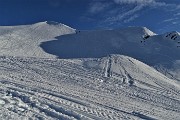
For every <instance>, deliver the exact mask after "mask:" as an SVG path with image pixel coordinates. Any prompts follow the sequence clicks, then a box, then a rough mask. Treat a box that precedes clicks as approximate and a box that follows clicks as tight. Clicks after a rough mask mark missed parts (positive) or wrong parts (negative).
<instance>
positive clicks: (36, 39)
mask: <svg viewBox="0 0 180 120" xmlns="http://www.w3.org/2000/svg"><path fill="white" fill-rule="evenodd" d="M73 33H75V29H72V28H70V27H68V26H66V25H64V24H61V23H56V24H55V23H54V22H47V21H45V22H39V23H36V24H32V25H20V26H0V55H8V56H24V57H54V58H55V57H56V56H54V55H50V54H47V53H45V52H44V51H43V50H42V49H41V48H40V47H39V45H40V44H41V42H45V41H50V40H55V37H56V36H61V35H65V34H73Z"/></svg>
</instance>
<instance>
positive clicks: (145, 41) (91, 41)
mask: <svg viewBox="0 0 180 120" xmlns="http://www.w3.org/2000/svg"><path fill="white" fill-rule="evenodd" d="M56 38H57V39H58V40H56V41H48V42H44V43H42V44H41V45H40V46H41V47H42V48H43V49H44V50H45V51H46V52H47V53H50V54H54V55H56V56H59V58H68V59H71V58H101V57H105V56H107V55H110V54H120V55H127V56H131V57H133V58H136V59H138V60H140V61H142V62H144V63H146V64H148V65H150V66H153V67H155V68H157V69H158V70H159V71H161V72H162V73H164V74H166V75H167V76H168V77H171V78H173V79H179V80H180V74H179V73H180V64H179V60H180V54H179V53H180V47H179V46H180V35H179V33H178V32H168V33H165V34H162V35H156V34H155V33H153V32H152V31H150V30H148V29H147V28H145V27H128V28H125V29H119V30H102V31H77V32H76V34H71V35H64V36H60V37H56Z"/></svg>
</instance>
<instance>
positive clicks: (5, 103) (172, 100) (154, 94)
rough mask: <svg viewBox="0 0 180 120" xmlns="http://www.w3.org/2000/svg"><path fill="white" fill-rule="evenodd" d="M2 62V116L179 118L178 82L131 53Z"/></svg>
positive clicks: (40, 118) (103, 119) (66, 119)
mask: <svg viewBox="0 0 180 120" xmlns="http://www.w3.org/2000/svg"><path fill="white" fill-rule="evenodd" d="M0 63H1V64H0V118H1V119H3V120H11V119H12V120H20V119H22V120H27V119H29V120H33V119H34V120H43V119H45V120H51V119H53V120H54V119H59V120H75V119H77V120H88V119H96V120H110V119H112V120H120V119H127V120H131V119H137V120H139V119H148V120H155V119H161V120H178V119H179V118H180V87H179V85H180V84H179V83H176V82H177V81H174V80H171V79H169V78H167V77H166V76H164V75H163V74H161V73H159V72H157V71H156V70H155V69H153V68H151V67H149V66H148V65H146V64H144V63H142V62H140V61H138V60H135V59H133V58H130V57H127V56H120V55H110V56H107V57H104V58H97V59H72V60H66V59H53V58H52V59H48V58H46V59H41V58H27V57H24V58H23V57H6V56H1V57H0Z"/></svg>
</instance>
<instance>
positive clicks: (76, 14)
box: [0, 0, 180, 33]
mask: <svg viewBox="0 0 180 120" xmlns="http://www.w3.org/2000/svg"><path fill="white" fill-rule="evenodd" d="M40 21H56V22H60V23H64V24H66V25H69V26H71V27H73V28H75V29H115V28H121V27H127V26H146V27H148V28H149V29H151V30H152V31H155V32H157V33H163V32H166V31H173V30H176V31H180V0H0V25H1V26H4V25H20V24H31V23H36V22H40Z"/></svg>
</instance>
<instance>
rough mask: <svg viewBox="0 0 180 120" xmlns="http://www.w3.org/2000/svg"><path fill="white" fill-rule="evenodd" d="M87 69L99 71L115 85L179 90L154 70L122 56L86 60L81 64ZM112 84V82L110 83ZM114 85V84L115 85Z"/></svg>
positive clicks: (174, 83)
mask: <svg viewBox="0 0 180 120" xmlns="http://www.w3.org/2000/svg"><path fill="white" fill-rule="evenodd" d="M83 64H84V65H85V66H87V67H88V68H95V69H97V70H98V69H101V70H102V71H103V73H104V76H105V77H107V78H111V79H112V78H113V79H114V81H113V82H115V83H116V84H117V83H118V84H129V85H130V86H131V85H135V86H139V87H142V88H146V89H150V86H156V87H159V84H163V85H164V87H167V88H168V87H170V86H171V88H173V87H176V88H178V89H180V86H179V84H177V83H176V82H175V81H173V80H171V79H169V78H167V77H166V76H165V75H163V74H162V73H159V72H158V71H157V70H155V69H154V68H152V67H150V66H148V65H146V64H144V63H142V62H140V61H139V60H136V59H134V58H131V57H128V56H123V55H109V56H108V57H104V58H99V59H86V60H85V61H84V63H83ZM110 82H112V81H110ZM115 83H114V84H115Z"/></svg>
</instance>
